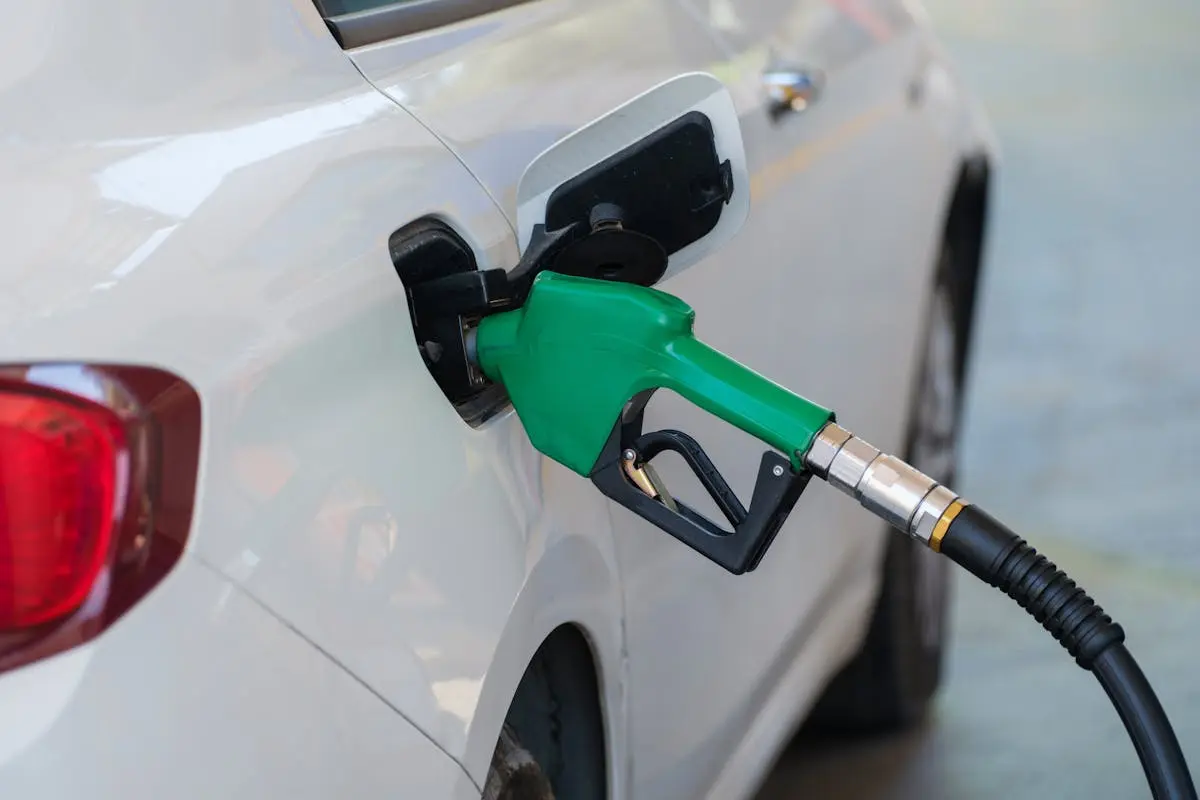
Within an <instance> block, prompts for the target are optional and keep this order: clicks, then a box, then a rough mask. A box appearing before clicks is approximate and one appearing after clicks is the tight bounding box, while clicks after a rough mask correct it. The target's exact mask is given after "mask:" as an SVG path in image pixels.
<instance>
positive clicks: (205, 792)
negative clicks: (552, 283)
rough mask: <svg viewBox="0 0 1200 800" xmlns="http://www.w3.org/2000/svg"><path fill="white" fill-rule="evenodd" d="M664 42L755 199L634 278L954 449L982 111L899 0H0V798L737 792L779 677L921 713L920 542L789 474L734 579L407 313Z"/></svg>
mask: <svg viewBox="0 0 1200 800" xmlns="http://www.w3.org/2000/svg"><path fill="white" fill-rule="evenodd" d="M697 73H698V74H708V75H711V76H715V77H716V78H717V79H719V81H720V82H721V83H723V84H724V86H725V87H726V89H727V92H728V97H729V98H731V102H732V107H733V108H735V109H736V115H737V119H738V121H739V123H740V129H741V136H742V140H743V142H744V150H745V165H746V170H747V172H746V177H747V181H745V182H744V183H743V185H741V186H738V187H735V191H741V192H743V194H742V195H740V197H742V198H743V199H744V198H746V197H748V198H749V200H750V207H751V211H750V213H749V217H748V220H747V221H746V222H745V224H744V226H743V227H742V229H741V230H740V232H738V233H737V235H736V236H735V237H733V238H732V239H731V240H730V241H728V243H726V244H725V245H724V247H722V248H720V249H719V250H716V251H715V252H711V253H709V254H708V255H706V256H704V257H703V258H699V259H697V260H696V263H694V264H691V265H689V266H688V267H687V268H686V269H680V270H678V271H676V272H675V273H673V274H671V275H670V276H669V277H668V278H667V279H666V280H665V281H663V282H662V283H661V284H659V288H661V289H664V290H665V291H668V292H670V293H672V294H675V295H678V296H679V297H680V298H682V299H683V300H684V301H686V302H687V303H688V304H690V305H691V306H692V307H693V308H695V310H696V313H697V328H696V330H697V334H698V335H699V336H700V338H702V339H703V340H704V341H706V342H707V343H709V344H711V345H713V346H715V347H716V348H718V349H720V350H723V351H724V352H726V353H728V354H729V355H731V356H732V357H734V358H736V359H738V360H740V361H742V362H744V363H746V364H747V365H749V366H750V367H752V368H754V369H756V370H758V371H759V372H762V373H764V374H766V375H768V376H771V377H772V378H773V379H775V380H777V381H779V382H780V383H782V384H784V385H786V386H788V387H790V388H792V389H793V390H795V391H797V392H800V393H801V394H804V395H805V396H807V397H810V398H813V399H814V400H817V401H818V402H821V403H822V404H824V405H827V406H829V407H832V408H834V409H836V410H837V412H838V415H839V419H840V420H844V421H845V422H846V424H848V425H850V426H852V427H853V428H854V429H855V430H856V431H858V432H860V433H861V434H862V435H863V436H865V437H867V438H868V439H870V440H871V441H872V442H874V443H875V444H877V445H879V446H881V447H884V448H890V449H891V450H892V451H895V452H898V453H900V454H902V455H903V454H905V453H906V454H907V455H908V456H909V457H910V459H911V460H912V461H914V463H915V464H916V465H917V466H918V467H920V468H923V469H924V471H926V472H928V473H930V474H932V475H934V476H935V477H938V478H948V477H949V475H950V473H952V471H953V468H954V441H955V437H956V434H957V420H958V411H959V388H960V386H961V385H962V379H963V374H964V369H965V365H966V362H967V352H968V347H967V346H968V340H969V335H970V330H971V320H972V316H973V309H974V298H975V294H976V291H975V290H976V285H977V283H978V277H979V264H980V260H981V259H980V253H981V245H982V242H983V232H984V228H985V219H986V207H987V202H986V201H987V197H988V190H989V176H990V175H991V173H992V170H993V168H994V160H995V153H994V145H993V141H992V137H991V134H990V132H989V130H988V128H987V124H986V121H985V120H984V118H983V116H982V115H981V113H980V112H979V111H978V110H977V108H976V107H975V105H974V103H973V102H972V101H971V100H970V98H969V97H968V96H967V95H966V94H965V93H964V89H963V87H962V85H961V83H960V81H959V80H958V79H957V78H956V77H955V75H954V72H953V69H952V67H951V65H950V64H949V63H948V61H947V59H946V57H945V55H944V54H943V53H942V52H941V50H940V49H939V47H938V45H937V43H936V42H935V40H934V38H933V36H932V34H931V31H930V27H929V25H928V22H927V21H926V19H925V18H924V16H923V12H922V11H921V9H920V8H919V7H918V6H917V5H916V4H915V3H913V2H911V0H606V1H605V2H594V1H593V2H587V1H586V0H532V1H529V2H518V1H517V0H402V1H401V2H394V1H393V2H387V1H386V0H316V3H315V5H314V3H313V0H204V2H173V3H163V2H160V1H158V0H120V1H119V2H114V3H90V2H82V1H81V0H75V1H74V2H68V0H39V1H38V2H24V3H17V4H13V5H12V7H11V8H7V9H6V13H5V24H4V26H3V27H2V28H0V210H2V213H0V241H2V242H3V245H4V247H3V259H2V262H0V797H5V798H76V797H79V796H84V795H86V796H89V797H99V798H108V797H111V798H118V797H119V798H129V797H135V798H172V800H184V799H185V798H276V797H278V798H284V797H287V798H327V797H346V798H350V797H353V798H359V797H364V798H365V797H381V798H382V797H388V798H399V797H403V798H456V799H458V800H461V798H468V797H480V796H481V795H485V794H486V796H487V797H489V798H496V797H541V796H542V795H540V794H538V793H537V792H538V791H539V789H538V787H539V786H542V787H543V788H544V784H542V783H540V782H541V781H542V780H543V779H544V780H545V781H547V782H548V783H549V785H550V786H551V787H552V789H553V792H554V796H555V797H558V798H560V800H576V799H578V800H593V799H596V800H599V798H656V799H660V798H692V797H702V796H703V797H711V798H722V799H723V798H738V797H750V796H752V795H753V794H754V792H755V790H756V787H757V786H758V785H759V783H760V781H761V780H762V779H763V778H764V776H765V774H766V772H767V770H769V768H770V766H771V764H772V761H773V759H774V758H775V757H776V755H777V754H778V752H779V751H780V749H781V748H782V747H783V746H784V745H785V744H786V742H787V740H788V738H789V736H790V735H791V733H792V732H793V731H794V730H795V728H796V727H797V726H798V725H799V724H800V722H801V721H802V720H804V719H811V720H813V721H814V723H819V724H823V725H826V726H837V727H841V728H853V729H859V730H861V729H867V728H879V727H889V726H899V725H904V724H906V723H908V722H911V721H913V720H915V719H917V718H918V717H919V716H920V714H921V712H922V709H923V708H924V706H925V705H926V703H927V701H928V700H929V699H930V697H931V695H932V694H933V692H934V689H935V687H936V685H937V682H938V666H939V662H940V655H941V653H942V650H943V648H944V645H945V631H944V628H943V618H944V614H945V605H946V604H945V598H946V582H947V576H946V573H945V571H944V569H943V567H942V566H940V565H941V564H942V562H941V561H934V560H926V559H925V558H924V557H923V556H922V555H921V554H922V553H923V552H924V551H923V550H919V549H918V548H917V547H915V546H914V547H910V546H909V544H908V543H907V542H906V541H905V540H903V539H902V538H901V537H898V536H892V535H888V534H886V533H885V532H884V531H883V530H882V528H881V526H880V525H879V524H877V523H876V522H874V521H873V520H872V518H871V517H870V516H869V515H867V514H864V513H862V512H861V510H860V509H858V508H857V507H856V506H855V504H854V503H852V502H849V501H847V500H846V499H845V498H843V497H840V496H838V495H837V494H836V493H835V492H832V491H830V490H829V489H828V488H827V487H824V486H817V485H814V486H813V487H811V488H810V489H809V490H808V491H807V492H806V493H805V495H804V497H803V499H802V502H800V503H799V505H798V506H797V507H796V509H795V511H794V512H793V513H792V515H791V517H790V520H789V522H788V523H787V525H786V526H785V527H784V529H783V530H782V531H781V532H780V533H779V535H778V537H777V539H776V540H775V543H774V544H773V546H772V548H771V550H770V552H769V553H768V554H767V557H766V558H765V560H764V561H763V562H762V564H761V565H760V566H759V567H758V569H757V570H756V571H754V572H752V573H748V574H746V575H741V576H735V575H731V574H729V573H728V572H726V571H725V570H722V569H721V568H720V567H718V566H716V565H714V564H713V563H712V562H710V561H709V560H707V559H705V558H703V557H701V556H699V555H698V554H697V553H695V552H693V551H692V550H691V549H689V548H687V547H685V546H682V545H681V544H680V543H679V542H678V541H676V540H674V539H673V538H671V537H670V536H667V535H665V534H663V533H662V532H661V531H659V530H657V529H656V528H654V527H652V526H650V525H649V524H647V523H645V522H644V521H642V520H641V519H640V518H639V517H637V516H635V515H633V514H631V513H629V512H628V511H627V510H625V509H624V508H621V507H620V506H617V505H613V504H611V503H610V502H609V501H608V500H606V499H605V498H604V496H603V495H602V494H601V493H600V492H599V491H597V489H596V487H595V486H593V484H592V483H591V482H589V481H588V480H585V479H583V478H581V477H579V476H578V475H576V474H574V473H572V472H570V471H569V470H567V469H566V468H564V467H562V466H560V465H559V464H557V463H555V462H553V461H550V460H549V459H547V458H544V457H543V456H541V455H540V454H539V453H538V452H537V451H535V450H534V449H533V448H532V447H531V445H530V443H529V440H528V438H527V436H526V434H525V431H524V430H523V428H522V426H521V423H520V421H519V419H518V418H517V416H516V414H515V413H514V412H513V409H512V408H511V406H510V405H509V404H508V402H507V400H506V397H505V395H504V393H503V391H502V390H498V389H494V388H493V387H485V390H482V391H480V392H478V393H476V394H474V395H472V397H471V398H470V399H468V400H465V401H463V400H462V398H456V399H457V400H458V401H459V402H451V401H450V399H448V396H447V394H446V393H445V392H444V391H442V387H441V386H440V385H439V382H438V380H437V379H436V376H435V373H436V369H437V368H436V360H437V356H438V353H437V352H432V351H431V349H430V348H429V347H427V346H426V344H425V342H423V341H420V339H421V337H420V336H418V335H416V333H415V331H414V325H413V320H412V318H411V317H410V314H409V308H408V297H409V293H408V292H407V291H406V289H408V290H411V289H412V287H413V286H414V285H419V284H420V283H421V282H422V281H423V280H426V279H428V278H430V277H431V276H432V275H435V274H441V273H440V272H439V270H446V269H449V270H455V269H476V268H478V269H495V268H502V269H511V268H512V267H513V265H515V264H516V263H517V261H518V259H519V258H520V256H521V253H522V249H523V247H524V244H525V242H524V239H523V234H520V235H519V233H518V231H519V230H520V229H521V225H520V224H519V223H518V195H519V191H518V184H519V183H520V181H521V178H522V176H523V174H525V173H526V170H527V168H528V167H529V165H530V164H531V163H532V162H534V160H535V159H536V158H537V157H538V156H539V155H540V154H542V153H543V152H544V151H546V150H547V149H548V148H550V147H551V146H552V145H555V144H556V143H559V142H562V141H563V140H564V139H566V138H568V137H569V135H571V134H573V133H574V132H576V131H579V130H581V129H584V128H585V127H586V126H588V125H589V123H592V122H593V121H594V120H598V119H601V118H608V119H615V118H616V117H612V116H606V115H611V112H613V111H614V109H616V110H618V114H619V109H621V108H622V107H623V106H624V104H626V103H627V102H628V101H630V100H631V99H633V98H636V97H639V96H642V95H643V94H644V93H646V92H648V91H650V90H652V89H654V87H657V86H660V85H663V84H664V83H667V82H669V81H670V80H671V79H673V78H675V77H676V76H679V75H688V74H697ZM431 369H432V372H431ZM647 425H648V426H657V427H674V428H681V429H683V430H685V431H687V432H688V433H690V434H691V435H693V436H695V437H696V438H697V439H698V440H699V441H701V442H702V443H703V445H704V447H705V448H706V449H707V452H708V453H709V455H710V456H712V458H713V459H714V461H715V462H716V463H717V464H718V465H719V466H720V468H721V469H722V470H723V472H724V474H725V475H726V476H727V477H728V478H729V480H730V482H731V484H732V485H733V486H734V488H735V489H737V490H738V491H739V492H741V493H743V494H745V493H746V492H748V490H749V488H750V486H751V485H752V484H753V479H754V474H755V468H756V466H757V460H758V457H759V455H760V453H761V451H762V447H761V445H759V444H758V443H756V442H754V441H753V440H752V439H750V438H749V437H747V436H746V435H744V434H742V433H741V432H739V431H737V430H735V429H734V428H732V427H731V426H728V425H726V424H724V423H721V422H719V421H717V420H715V419H714V418H712V417H710V416H708V415H706V414H705V413H703V412H701V411H699V410H698V409H696V408H695V407H693V406H691V405H689V404H687V403H684V402H682V401H680V400H679V399H678V398H675V397H670V396H666V397H662V398H658V399H656V400H655V401H654V404H653V405H652V406H651V408H650V411H649V414H648V421H647ZM664 473H665V474H666V476H667V478H668V480H672V479H675V480H680V481H681V482H680V483H679V484H678V488H676V487H675V485H674V484H673V488H675V489H676V491H677V492H679V493H681V494H682V495H683V496H685V497H686V496H688V491H689V490H688V487H687V486H686V485H685V484H684V483H683V482H682V479H680V478H679V475H680V474H686V473H681V472H679V471H676V472H672V471H671V470H670V469H667V468H664ZM502 733H503V735H502ZM498 743H499V746H498ZM522 787H524V788H522ZM531 787H532V788H531ZM505 792H508V793H509V794H505ZM522 792H524V794H523V793H522Z"/></svg>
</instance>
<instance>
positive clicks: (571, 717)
mask: <svg viewBox="0 0 1200 800" xmlns="http://www.w3.org/2000/svg"><path fill="white" fill-rule="evenodd" d="M599 696H600V695H599V684H598V682H597V680H596V671H595V667H594V666H593V663H592V656H591V651H590V649H589V647H588V644H587V640H586V639H584V637H583V635H582V634H581V633H580V632H579V630H578V629H577V628H575V627H573V626H570V625H563V626H561V627H559V628H557V629H555V630H554V631H553V632H552V633H551V634H550V636H548V637H547V638H546V641H545V642H543V643H542V646H541V647H540V648H539V649H538V651H537V653H536V654H535V655H534V657H533V660H532V661H531V662H530V663H529V666H528V667H527V668H526V669H525V675H524V676H523V677H522V678H521V683H520V684H519V685H518V686H517V691H516V694H515V695H514V696H513V699H512V703H511V705H510V706H509V709H508V715H507V717H506V719H505V725H504V727H505V729H506V730H507V731H508V732H509V734H510V735H511V736H513V737H514V738H515V739H516V740H517V741H519V742H520V743H521V745H522V746H523V748H524V749H525V750H526V751H527V752H528V753H529V754H530V755H531V757H532V758H533V760H534V761H535V762H536V763H537V764H538V765H539V767H540V769H541V770H542V772H543V774H544V775H545V777H546V778H547V780H549V782H550V786H551V787H552V789H553V794H552V795H551V797H553V798H557V800H606V798H607V797H608V773H607V769H608V762H607V759H606V757H605V745H604V721H603V718H602V716H601V712H600V705H599ZM501 738H502V741H503V737H501ZM501 743H502V742H501ZM497 748H499V744H498V745H497ZM517 797H519V798H520V800H524V798H523V797H522V796H519V795H518V796H517ZM538 800H540V798H538Z"/></svg>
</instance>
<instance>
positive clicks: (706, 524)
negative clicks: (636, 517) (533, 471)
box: [473, 272, 833, 572]
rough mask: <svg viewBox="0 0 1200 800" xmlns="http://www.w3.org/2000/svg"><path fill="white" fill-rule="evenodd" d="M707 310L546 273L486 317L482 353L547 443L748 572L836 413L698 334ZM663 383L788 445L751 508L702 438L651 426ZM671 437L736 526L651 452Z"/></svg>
mask: <svg viewBox="0 0 1200 800" xmlns="http://www.w3.org/2000/svg"><path fill="white" fill-rule="evenodd" d="M694 321H695V312H694V311H693V310H692V309H691V308H690V307H689V306H688V305H687V304H686V303H684V302H683V301H681V300H679V299H678V298H676V297H674V296H672V295H669V294H666V293H664V292H661V291H658V290H655V289H650V288H646V287H643V286H637V285H633V284H629V283H618V282H613V281H604V280H597V279H592V278H580V277H573V276H567V275H562V274H558V273H555V272H542V273H541V274H539V275H538V276H537V278H536V279H535V280H534V282H533V284H532V286H531V288H530V291H529V295H528V297H527V299H526V300H525V303H524V304H523V305H522V306H521V307H520V308H518V309H516V310H513V311H508V312H505V313H501V314H495V315H492V316H488V317H485V318H484V319H483V320H481V321H480V323H479V326H478V329H477V330H476V332H475V334H474V353H473V355H474V360H475V361H476V363H477V364H478V366H479V368H480V369H481V370H482V371H483V372H484V374H486V375H487V376H488V377H489V378H490V379H491V380H493V381H496V382H498V383H501V384H503V385H504V387H505V389H506V390H507V392H508V395H509V397H510V398H511V399H512V403H513V406H514V408H515V409H516V412H517V415H518V416H519V417H520V419H521V423H522V424H523V425H524V427H525V430H526V431H527V432H528V434H529V438H530V441H531V442H532V443H533V446H534V447H536V448H537V449H538V450H540V451H541V452H542V453H544V454H545V455H547V456H548V457H550V458H552V459H553V460H555V461H557V462H559V463H561V464H563V465H565V466H566V467H568V468H570V469H571V470H573V471H575V472H577V473H579V474H580V475H583V476H586V477H589V478H591V479H592V480H593V482H595V483H596V485H597V487H598V488H600V490H601V491H603V492H604V493H605V494H606V495H608V496H609V497H610V498H612V499H614V500H616V501H617V502H620V503H621V504H622V505H624V506H625V507H627V508H630V509H631V510H633V511H634V512H635V513H638V514H640V515H641V516H643V517H644V518H646V519H648V520H650V521H651V522H653V523H654V524H656V525H658V526H659V527H661V528H663V529H664V530H666V531H667V532H668V533H671V534H672V535H674V536H676V538H679V539H681V540H683V541H684V542H685V543H687V544H689V545H691V546H692V547H694V548H696V549H697V550H700V551H701V552H702V553H703V554H704V555H706V556H708V557H709V558H712V559H713V560H715V561H717V562H718V563H720V564H721V565H722V566H724V567H726V568H727V569H730V570H731V571H733V572H743V571H745V570H747V569H753V567H754V566H755V565H756V564H757V562H758V559H759V558H761V557H762V553H763V552H764V551H765V549H766V546H767V545H769V544H770V540H771V538H773V536H774V534H775V533H776V532H777V531H778V529H779V527H780V526H781V525H782V523H783V520H784V519H785V518H786V516H787V513H788V512H789V511H790V510H791V507H792V505H794V503H795V501H796V498H798V497H799V494H800V492H801V491H802V490H803V488H804V485H805V484H806V483H807V480H808V477H809V475H810V473H809V472H808V470H806V469H805V467H804V462H803V459H804V455H805V453H807V452H808V451H809V449H810V447H811V446H812V444H813V442H814V440H815V438H816V436H817V434H818V432H820V431H821V429H822V428H823V427H824V426H825V425H826V424H827V423H829V422H830V421H831V420H832V419H833V413H832V412H831V411H830V410H829V409H826V408H822V407H821V406H819V405H817V404H815V403H812V402H809V401H808V400H805V399H804V398H802V397H800V396H799V395H796V394H793V393H792V392H789V391H788V390H787V389H785V388H783V387H782V386H780V385H779V384H777V383H775V382H773V381H771V380H769V379H767V378H765V377H763V376H762V375H759V374H758V373H756V372H754V371H753V370H751V369H748V368H747V367H744V366H742V365H741V364H739V363H738V362H736V361H734V360H733V359H731V358H729V357H728V356H725V355H723V354H722V353H720V352H718V351H716V350H714V349H713V348H711V347H708V346H707V345H705V344H704V343H702V342H700V341H698V340H697V339H696V338H695V336H694V335H693V332H692V328H693V323H694ZM657 389H669V390H671V391H674V392H676V393H678V394H679V395H681V396H682V397H684V398H686V399H687V400H689V401H691V402H692V403H695V404H696V405H697V406H699V407H701V408H703V409H704V410H706V411H708V412H710V413H712V414H714V415H716V416H718V417H720V418H721V419H723V420H725V421H727V422H729V423H731V424H733V425H735V426H736V427H738V428H740V429H742V430H744V431H746V432H747V433H749V434H751V435H752V436H754V437H756V438H758V439H760V440H761V441H763V442H764V443H766V444H767V445H769V446H771V447H772V448H774V450H775V451H778V452H768V453H766V454H765V455H764V456H763V462H762V465H761V466H760V471H759V480H758V482H757V483H756V485H755V489H754V494H753V496H752V499H751V503H750V507H749V508H748V509H747V508H745V507H743V506H742V504H741V502H740V501H739V500H738V498H737V496H736V495H735V494H734V492H733V491H732V489H730V488H729V486H728V484H727V483H726V482H725V480H724V479H723V478H722V477H721V475H720V472H719V471H718V470H717V469H716V467H715V466H714V465H713V464H712V462H711V461H710V460H709V459H708V456H707V455H705V453H704V451H703V449H702V448H701V447H700V445H699V443H697V442H696V441H695V440H694V439H693V438H692V437H690V436H688V435H687V434H685V433H683V432H681V431H655V432H651V433H643V432H642V430H641V426H642V412H643V410H644V408H645V405H646V402H648V400H649V398H650V395H651V394H652V393H653V392H654V391H655V390H657ZM665 450H672V451H674V452H676V453H678V454H679V455H681V456H682V457H683V458H684V460H685V461H687V463H688V464H689V465H690V466H691V467H692V469H693V471H694V472H695V473H696V476H697V478H698V479H699V480H700V482H701V484H702V485H703V486H704V487H705V489H706V490H707V491H708V493H709V494H710V496H712V498H713V500H714V501H715V502H716V504H717V506H718V508H720V509H721V511H722V513H723V514H724V515H725V517H726V520H727V521H728V523H729V526H728V527H721V526H718V525H717V524H716V523H713V522H712V521H710V520H708V519H707V518H705V517H704V516H702V515H701V514H699V513H698V512H696V511H694V510H693V509H691V508H689V507H687V506H686V505H685V504H683V503H678V502H676V501H675V500H674V499H673V498H671V497H670V494H669V492H667V491H666V489H665V487H663V486H662V485H661V483H660V482H658V481H657V478H656V476H655V475H654V473H653V469H652V468H651V467H650V466H649V463H648V462H649V461H650V459H651V458H653V457H654V456H655V455H657V454H658V453H661V452H663V451H665ZM781 454H782V455H781ZM730 528H732V530H730Z"/></svg>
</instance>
